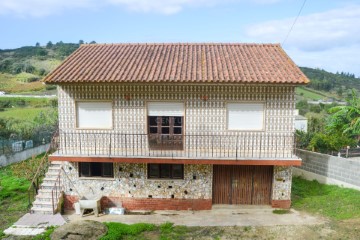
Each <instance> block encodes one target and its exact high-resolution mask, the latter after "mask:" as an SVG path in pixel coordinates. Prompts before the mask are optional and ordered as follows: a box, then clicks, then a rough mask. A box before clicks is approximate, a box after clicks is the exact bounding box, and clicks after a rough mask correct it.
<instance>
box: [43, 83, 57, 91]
mask: <svg viewBox="0 0 360 240" xmlns="http://www.w3.org/2000/svg"><path fill="white" fill-rule="evenodd" d="M45 89H46V90H55V89H56V85H49V84H46V85H45Z"/></svg>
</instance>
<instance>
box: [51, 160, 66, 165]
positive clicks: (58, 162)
mask: <svg viewBox="0 0 360 240" xmlns="http://www.w3.org/2000/svg"><path fill="white" fill-rule="evenodd" d="M63 163H64V162H62V161H51V164H56V165H62V164H63Z"/></svg>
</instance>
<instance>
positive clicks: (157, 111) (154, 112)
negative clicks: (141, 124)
mask: <svg viewBox="0 0 360 240" xmlns="http://www.w3.org/2000/svg"><path fill="white" fill-rule="evenodd" d="M183 115H184V103H179V102H149V103H148V116H183Z"/></svg>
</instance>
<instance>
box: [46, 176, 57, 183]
mask: <svg viewBox="0 0 360 240" xmlns="http://www.w3.org/2000/svg"><path fill="white" fill-rule="evenodd" d="M56 180H58V179H57V176H56V177H53V176H51V177H47V176H46V177H44V179H43V182H55V181H56Z"/></svg>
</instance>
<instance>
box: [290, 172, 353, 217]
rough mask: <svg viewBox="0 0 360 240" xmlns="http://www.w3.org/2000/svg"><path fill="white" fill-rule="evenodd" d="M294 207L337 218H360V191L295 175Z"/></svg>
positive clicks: (293, 188)
mask: <svg viewBox="0 0 360 240" xmlns="http://www.w3.org/2000/svg"><path fill="white" fill-rule="evenodd" d="M292 207H294V208H295V209H298V210H305V211H307V212H310V213H318V214H321V215H324V216H326V217H330V218H332V219H335V220H345V219H351V218H360V191H357V190H354V189H349V188H341V187H338V186H335V185H325V184H321V183H319V182H317V181H315V180H314V181H307V180H305V179H303V178H300V177H294V178H293V184H292Z"/></svg>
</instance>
